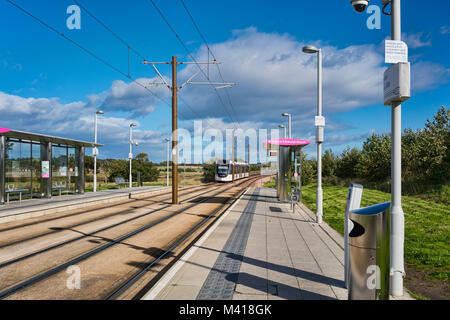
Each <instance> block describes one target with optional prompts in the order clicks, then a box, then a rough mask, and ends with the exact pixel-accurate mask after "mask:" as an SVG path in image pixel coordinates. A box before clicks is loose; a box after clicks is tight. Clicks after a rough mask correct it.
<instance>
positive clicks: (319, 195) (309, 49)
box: [303, 46, 324, 223]
mask: <svg viewBox="0 0 450 320" xmlns="http://www.w3.org/2000/svg"><path fill="white" fill-rule="evenodd" d="M303 52H304V53H308V54H314V53H317V117H318V118H322V49H319V48H316V47H315V46H305V47H303ZM323 125H324V124H323V123H316V126H317V131H316V142H317V191H316V219H317V223H322V216H323V191H322V143H323V140H324V139H323Z"/></svg>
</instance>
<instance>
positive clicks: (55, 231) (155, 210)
mask: <svg viewBox="0 0 450 320" xmlns="http://www.w3.org/2000/svg"><path fill="white" fill-rule="evenodd" d="M208 188H209V187H208ZM218 188H220V187H217V188H215V189H214V190H217V189H218ZM201 190H203V189H201ZM208 192H210V190H208V191H206V192H202V193H200V194H197V195H194V196H192V197H189V198H187V199H184V200H182V201H180V203H184V202H187V201H190V200H192V199H195V198H197V197H199V196H201V195H203V194H206V193H208ZM170 206H171V205H166V206H164V207H161V208H158V209H152V210H151V211H149V212H146V213H143V214H141V215H137V216H135V217H133V218H130V219H126V220H124V221H121V222H118V223H115V224H112V225H108V226H106V227H104V228H101V229H97V230H95V231H93V232H90V233H89V236H94V235H96V234H98V233H100V232H103V231H107V230H110V229H113V228H116V227H119V226H122V225H124V224H126V223H129V222H132V221H135V220H137V219H140V218H143V217H146V216H148V215H150V214H153V213H155V212H158V211H161V210H164V209H166V208H168V207H170ZM123 211H124V212H125V213H126V212H128V211H129V210H123ZM124 212H122V211H121V212H119V213H117V214H114V215H118V214H122V213H124ZM112 216H113V215H112ZM103 219H105V218H99V219H96V220H93V221H90V223H92V222H97V221H99V220H103ZM86 224H87V223H83V224H79V225H74V226H70V227H64V228H52V229H55V230H53V231H52V232H49V233H48V234H44V235H41V236H40V237H43V236H47V235H52V234H55V233H58V232H63V231H65V230H73V229H74V228H75V227H77V226H78V227H79V226H80V225H86ZM86 236H87V235H85V234H84V235H81V236H79V237H77V238H72V239H70V240H67V241H64V242H61V243H58V244H55V245H52V246H50V247H46V248H44V249H42V250H39V251H34V252H32V253H30V254H27V255H24V256H20V257H17V258H15V259H13V260H9V261H6V262H2V263H0V270H1V269H2V268H4V267H6V266H8V265H11V264H14V263H17V262H19V261H23V260H25V259H28V258H31V257H33V256H36V255H38V254H41V253H44V252H47V251H50V250H53V249H56V248H60V247H62V246H64V245H67V244H70V243H73V242H75V241H79V240H81V239H83V238H85V237H86ZM25 241H26V240H24V241H21V242H20V243H23V242H25ZM0 298H1V296H0Z"/></svg>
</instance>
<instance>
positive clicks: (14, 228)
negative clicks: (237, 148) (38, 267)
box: [0, 184, 214, 267]
mask: <svg viewBox="0 0 450 320" xmlns="http://www.w3.org/2000/svg"><path fill="white" fill-rule="evenodd" d="M213 185H214V184H211V185H208V186H203V187H201V188H195V190H194V192H195V191H201V190H205V189H208V188H210V187H211V186H213ZM184 191H186V192H184ZM192 192H193V191H192V190H191V189H188V190H181V191H180V195H181V196H182V195H185V194H188V193H192ZM167 193H170V192H167ZM165 194H166V193H163V194H159V195H156V196H149V197H146V198H142V199H135V201H136V202H147V201H152V202H159V203H161V202H163V201H166V200H170V199H171V198H172V197H171V196H169V197H166V198H163V199H161V200H150V198H158V197H161V196H163V195H165ZM191 198H192V197H191ZM191 198H189V199H186V200H183V201H188V200H190V199H191ZM183 201H181V202H183ZM127 203H129V202H120V203H115V204H113V205H109V206H105V207H102V209H111V208H115V207H118V206H120V205H123V204H127ZM145 206H146V204H143V205H141V206H134V207H133V208H134V209H138V208H142V207H145ZM95 211H98V208H92V209H90V210H83V211H82V212H76V213H73V214H70V215H66V216H62V217H55V218H52V219H45V220H44V221H36V222H33V223H27V224H24V225H21V226H15V227H13V228H5V229H3V230H2V229H0V234H1V233H3V235H2V236H3V237H4V232H8V231H13V230H16V229H20V228H24V227H27V228H28V227H35V226H36V225H39V224H43V223H49V222H54V221H55V220H62V219H65V218H74V217H75V216H78V215H81V214H86V215H87V214H89V213H92V212H95ZM127 212H129V209H126V210H120V211H114V212H112V213H106V214H104V215H101V216H100V217H97V218H91V219H87V220H85V221H82V222H79V223H76V224H71V225H66V226H64V229H68V228H75V227H79V226H82V225H86V224H89V223H93V222H97V221H100V220H103V219H108V218H110V217H114V216H117V215H120V214H124V213H127ZM22 230H23V229H22ZM58 232H61V230H52V231H47V232H43V233H38V234H35V235H33V236H31V237H28V238H22V239H18V240H15V241H12V242H7V243H3V244H1V245H0V250H1V249H3V248H6V247H10V246H13V245H17V244H20V243H24V242H26V241H30V240H34V239H37V238H40V237H43V236H47V235H51V234H54V233H58ZM0 241H1V240H0ZM0 243H1V242H0ZM0 267H1V263H0Z"/></svg>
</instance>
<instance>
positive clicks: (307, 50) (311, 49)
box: [302, 46, 320, 53]
mask: <svg viewBox="0 0 450 320" xmlns="http://www.w3.org/2000/svg"><path fill="white" fill-rule="evenodd" d="M319 50H320V49H318V48H317V47H315V46H304V47H303V49H302V51H303V52H304V53H317V52H319Z"/></svg>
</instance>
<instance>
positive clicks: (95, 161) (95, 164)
mask: <svg viewBox="0 0 450 320" xmlns="http://www.w3.org/2000/svg"><path fill="white" fill-rule="evenodd" d="M94 144H95V145H97V112H96V113H95V118H94ZM94 148H96V147H95V146H94ZM94 192H97V154H96V152H94Z"/></svg>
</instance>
